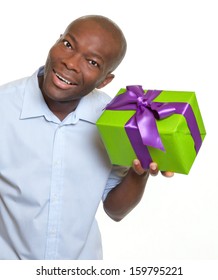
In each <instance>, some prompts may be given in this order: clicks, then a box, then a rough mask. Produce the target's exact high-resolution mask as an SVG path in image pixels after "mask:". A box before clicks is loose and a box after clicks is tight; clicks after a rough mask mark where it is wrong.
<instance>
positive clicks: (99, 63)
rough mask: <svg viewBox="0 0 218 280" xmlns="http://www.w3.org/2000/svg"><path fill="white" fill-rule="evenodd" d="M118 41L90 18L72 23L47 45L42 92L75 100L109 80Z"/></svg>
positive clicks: (52, 96)
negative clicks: (52, 42)
mask: <svg viewBox="0 0 218 280" xmlns="http://www.w3.org/2000/svg"><path fill="white" fill-rule="evenodd" d="M117 52H119V44H117V43H116V40H114V38H113V37H112V34H111V33H110V32H109V31H106V30H104V29H102V28H101V27H100V26H99V25H98V24H96V23H95V22H93V21H90V22H75V23H73V24H72V25H71V26H70V27H69V28H68V29H67V30H66V32H65V33H64V34H63V35H62V36H61V37H60V39H59V40H58V41H57V42H56V44H55V45H54V46H53V47H52V48H51V50H50V52H49V55H48V58H47V61H46V65H45V73H44V81H43V85H42V92H43V94H44V95H46V96H47V97H48V98H49V99H52V100H54V101H71V100H79V99H80V98H81V97H83V96H85V95H87V94H88V93H90V92H91V91H92V90H93V89H94V88H101V87H103V86H105V85H106V84H107V83H109V82H110V81H111V80H112V79H113V77H114V76H113V75H112V74H110V69H111V68H112V67H113V64H114V63H115V60H116V58H117Z"/></svg>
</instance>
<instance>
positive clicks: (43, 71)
mask: <svg viewBox="0 0 218 280" xmlns="http://www.w3.org/2000/svg"><path fill="white" fill-rule="evenodd" d="M125 52H126V40H125V38H124V36H123V33H122V31H121V30H120V28H119V27H118V26H117V25H116V24H115V23H113V22H112V21H111V20H109V19H108V18H105V17H102V16H96V15H94V16H85V17H82V18H79V19H77V20H75V21H73V22H72V23H71V24H70V25H69V26H68V27H67V29H66V31H65V32H64V33H63V35H61V37H60V38H59V40H58V41H57V42H56V43H55V44H54V46H53V47H52V48H51V50H50V51H49V54H48V58H47V61H46V64H45V66H43V67H40V69H39V70H37V71H36V72H35V73H34V74H33V75H32V76H31V77H27V78H23V79H20V80H17V81H14V82H11V83H8V84H6V85H3V86H1V87H0V98H1V102H0V119H1V134H0V144H1V145H0V154H1V157H0V248H1V249H0V259H102V246H101V236H100V232H99V229H98V225H97V222H96V220H95V215H96V211H97V209H98V206H99V203H100V202H101V200H102V201H103V205H104V209H105V211H106V213H107V214H108V215H109V216H110V217H111V218H112V219H114V220H115V221H119V220H121V219H122V218H123V217H125V215H127V214H128V213H129V212H130V211H131V210H132V209H133V208H134V207H135V206H136V205H137V203H138V202H139V201H140V199H141V197H142V195H143V192H144V188H145V185H146V182H147V178H148V175H149V173H151V174H157V173H158V169H157V166H156V164H155V163H152V164H151V166H150V170H143V169H142V167H141V164H140V162H139V161H138V160H137V159H136V160H135V161H134V162H133V167H132V168H129V169H127V168H125V167H119V166H113V165H111V163H110V160H109V158H108V155H107V152H106V150H105V148H104V146H103V144H102V141H101V139H100V136H99V134H98V132H97V129H96V126H95V122H96V120H97V119H98V118H99V116H100V114H101V113H102V109H103V108H104V107H105V105H106V104H107V103H108V102H109V101H110V98H109V97H108V96H107V95H106V94H105V93H103V92H102V91H100V90H99V89H101V88H102V87H104V86H105V85H107V84H108V83H109V82H111V81H112V80H113V78H114V75H113V73H112V72H113V70H114V69H115V68H116V67H117V66H118V65H119V63H120V62H121V61H122V59H123V57H124V55H125ZM164 175H166V176H171V175H172V173H165V174H164Z"/></svg>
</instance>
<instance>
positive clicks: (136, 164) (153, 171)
mask: <svg viewBox="0 0 218 280" xmlns="http://www.w3.org/2000/svg"><path fill="white" fill-rule="evenodd" d="M133 169H134V171H135V172H136V173H137V174H138V175H142V174H144V173H146V172H147V170H145V169H143V167H142V166H141V163H140V161H139V160H138V159H135V160H134V161H133ZM158 172H159V170H158V165H157V163H156V162H151V163H150V165H149V174H150V175H152V176H156V175H157V174H158ZM161 174H162V175H163V176H164V177H168V178H170V177H173V175H174V173H173V172H171V171H161Z"/></svg>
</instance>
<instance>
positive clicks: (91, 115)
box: [76, 89, 111, 123]
mask: <svg viewBox="0 0 218 280" xmlns="http://www.w3.org/2000/svg"><path fill="white" fill-rule="evenodd" d="M110 100H111V97H110V96H109V95H107V94H106V93H105V92H103V91H100V90H97V89H95V90H93V91H92V92H90V93H89V94H88V95H86V96H85V97H83V98H82V99H81V101H80V103H79V105H78V108H77V110H76V112H77V114H78V116H79V118H80V119H83V120H86V121H89V122H92V123H95V122H96V121H97V119H98V118H99V117H100V115H101V114H102V112H103V110H104V108H105V107H106V105H107V104H108V103H109V102H110Z"/></svg>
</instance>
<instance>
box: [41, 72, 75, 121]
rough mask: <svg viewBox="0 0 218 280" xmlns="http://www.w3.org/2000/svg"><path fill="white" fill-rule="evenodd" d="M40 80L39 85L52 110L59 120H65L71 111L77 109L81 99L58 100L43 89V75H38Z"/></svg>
mask: <svg viewBox="0 0 218 280" xmlns="http://www.w3.org/2000/svg"><path fill="white" fill-rule="evenodd" d="M38 80H39V87H40V89H41V92H42V95H43V97H44V100H45V102H46V104H47V106H48V107H49V109H50V110H51V112H52V113H53V114H54V115H55V116H56V117H58V118H59V120H61V121H63V120H64V119H65V118H66V117H67V116H68V115H69V114H70V113H71V112H73V111H75V109H76V107H77V105H78V104H79V101H80V100H70V101H57V100H53V99H51V98H49V96H47V95H46V94H45V93H44V92H43V90H42V84H43V76H40V77H38Z"/></svg>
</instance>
